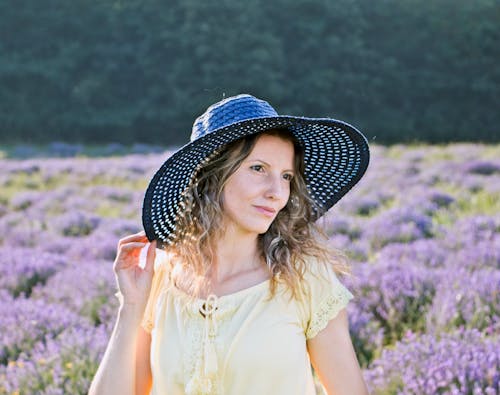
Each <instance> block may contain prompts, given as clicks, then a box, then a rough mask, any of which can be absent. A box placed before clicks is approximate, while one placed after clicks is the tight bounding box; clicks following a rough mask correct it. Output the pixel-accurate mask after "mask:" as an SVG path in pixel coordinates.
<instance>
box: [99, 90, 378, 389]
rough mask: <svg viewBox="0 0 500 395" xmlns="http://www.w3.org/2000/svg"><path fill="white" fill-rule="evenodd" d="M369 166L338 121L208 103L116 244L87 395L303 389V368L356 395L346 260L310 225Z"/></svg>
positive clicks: (352, 132) (245, 104)
mask: <svg viewBox="0 0 500 395" xmlns="http://www.w3.org/2000/svg"><path fill="white" fill-rule="evenodd" d="M368 161H369V151H368V145H367V142H366V139H365V138H364V136H363V135H362V134H361V133H360V132H358V131H357V130H356V129H354V128H353V127H352V126H350V125H348V124H346V123H344V122H341V121H336V120H332V119H311V118H300V117H291V116H280V115H278V114H277V113H276V111H275V110H274V109H273V108H272V107H271V106H270V105H269V104H268V103H267V102H265V101H262V100H259V99H257V98H255V97H253V96H250V95H239V96H235V97H230V98H227V99H225V100H223V101H221V102H219V103H216V104H214V105H212V106H211V107H209V108H208V109H207V111H206V112H205V113H204V114H203V115H202V116H200V117H199V118H198V119H197V120H196V121H195V123H194V126H193V134H192V137H191V142H190V143H189V144H187V145H186V146H184V147H183V148H181V149H180V150H179V151H177V152H176V153H175V154H174V155H172V156H171V157H170V158H169V159H168V160H167V161H166V162H165V163H164V164H163V166H162V167H161V168H160V169H159V170H158V172H157V173H156V174H155V176H154V177H153V179H152V180H151V182H150V185H149V187H148V190H147V191H146V196H145V199H144V205H143V225H144V229H145V232H141V233H139V234H135V235H131V236H128V237H125V238H123V239H121V240H120V242H119V244H118V254H117V258H116V260H115V263H114V270H115V274H116V278H117V283H118V288H119V293H118V296H119V298H120V300H121V303H120V309H119V314H118V319H117V322H116V325H115V328H114V331H113V334H112V336H111V339H110V342H109V344H108V347H107V350H106V352H105V354H104V357H103V360H102V362H101V364H100V366H99V369H98V371H97V373H96V376H95V378H94V381H93V383H92V386H91V389H90V393H91V394H149V393H152V394H172V395H177V394H235V395H245V394H286V395H290V394H297V395H298V394H300V395H303V394H315V388H314V382H313V375H312V370H311V363H312V365H313V367H314V369H315V372H316V373H317V375H318V377H319V379H320V381H321V383H322V384H323V387H324V388H325V390H326V392H327V393H328V394H335V395H340V394H349V395H356V394H366V393H367V390H366V386H365V384H364V382H363V378H362V375H361V370H360V367H359V364H358V361H357V359H356V355H355V353H354V350H353V347H352V342H351V339H350V336H349V330H348V320H347V316H346V312H345V306H346V304H347V303H348V301H349V300H350V299H351V298H352V297H353V295H352V294H351V293H350V292H349V291H348V290H347V289H346V288H345V287H344V286H343V285H342V284H341V283H340V281H339V280H338V279H337V277H336V273H338V272H340V271H343V270H344V269H345V268H346V266H345V263H344V259H343V257H342V256H341V255H339V254H335V253H333V252H332V251H330V250H329V249H328V248H327V247H326V244H325V240H324V238H323V237H322V236H321V232H320V230H319V228H318V227H317V226H316V225H315V220H316V219H317V218H319V217H320V216H321V215H322V214H324V213H325V212H326V211H327V210H328V209H329V208H330V207H331V206H333V205H334V204H335V203H336V202H337V201H338V200H339V199H340V198H341V197H342V196H344V195H345V194H346V193H347V192H348V191H349V190H350V189H351V188H352V187H353V186H354V185H355V184H356V183H357V182H358V181H359V179H360V178H361V177H362V175H363V174H364V172H365V170H366V168H367V166H368ZM149 241H151V243H150V244H149V245H148V242H149ZM146 246H148V247H147V257H146V263H145V266H144V269H142V268H141V267H139V254H140V251H141V249H142V248H144V247H146ZM157 248H158V250H157ZM156 251H158V252H161V255H160V254H158V257H156ZM155 258H157V259H155Z"/></svg>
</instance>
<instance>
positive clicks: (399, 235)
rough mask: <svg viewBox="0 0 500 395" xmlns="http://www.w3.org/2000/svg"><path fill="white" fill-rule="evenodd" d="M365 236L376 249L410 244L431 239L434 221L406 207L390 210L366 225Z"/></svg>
mask: <svg viewBox="0 0 500 395" xmlns="http://www.w3.org/2000/svg"><path fill="white" fill-rule="evenodd" d="M365 226H366V229H365V232H364V234H363V236H364V237H367V238H368V239H369V240H370V242H371V244H372V246H373V248H374V249H379V248H382V247H383V246H385V245H387V244H389V243H394V242H405V243H407V242H410V241H413V240H417V239H421V238H427V237H431V236H432V234H433V228H432V227H433V224H432V220H431V219H430V218H429V217H428V216H427V215H425V214H419V213H418V212H416V211H413V210H411V209H408V208H406V207H401V208H391V209H388V210H386V211H384V212H382V213H381V214H379V215H377V216H376V217H373V218H371V219H370V220H369V221H367V223H366V225H365Z"/></svg>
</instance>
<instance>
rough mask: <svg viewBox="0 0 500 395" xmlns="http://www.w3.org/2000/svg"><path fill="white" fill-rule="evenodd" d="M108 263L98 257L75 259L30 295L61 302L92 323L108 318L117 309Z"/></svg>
mask: <svg viewBox="0 0 500 395" xmlns="http://www.w3.org/2000/svg"><path fill="white" fill-rule="evenodd" d="M112 266H113V264H112V262H111V261H101V260H92V261H81V262H78V263H75V264H74V265H73V266H70V267H67V268H64V269H63V270H61V271H59V272H58V273H57V274H56V275H54V276H53V277H51V278H50V279H49V280H48V281H47V283H46V284H44V285H41V284H40V285H39V286H37V287H35V288H34V289H33V293H32V299H36V300H44V301H47V302H49V303H59V304H61V305H64V306H65V307H67V308H69V309H71V311H74V312H76V313H78V314H79V315H80V316H81V317H85V318H87V319H88V320H89V322H92V323H93V324H94V325H99V324H101V323H102V322H108V321H111V320H112V319H113V318H114V317H115V315H116V311H117V309H118V300H117V299H116V297H115V296H114V293H115V292H116V290H117V287H116V281H115V276H114V272H113V269H112ZM106 305H108V308H103V306H106Z"/></svg>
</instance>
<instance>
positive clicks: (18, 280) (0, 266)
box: [0, 247, 66, 297]
mask: <svg viewBox="0 0 500 395" xmlns="http://www.w3.org/2000/svg"><path fill="white" fill-rule="evenodd" d="M65 265H66V260H65V259H64V257H61V256H59V255H55V254H50V253H47V252H43V251H40V250H39V249H32V248H8V247H0V289H4V290H7V291H9V292H10V293H11V294H12V295H14V296H16V297H17V296H18V295H20V294H22V293H23V294H25V295H26V296H29V295H30V293H31V290H32V288H33V287H34V286H35V285H36V284H43V283H45V282H46V281H47V279H48V278H49V277H50V276H52V275H54V274H55V273H56V272H57V271H58V270H59V269H60V268H62V267H63V266H65Z"/></svg>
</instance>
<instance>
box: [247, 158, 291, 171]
mask: <svg viewBox="0 0 500 395" xmlns="http://www.w3.org/2000/svg"><path fill="white" fill-rule="evenodd" d="M248 162H260V163H262V164H264V165H266V166H267V167H271V165H270V164H269V163H267V162H266V161H265V160H262V159H257V158H253V159H248ZM283 171H290V172H292V173H293V172H294V170H293V169H285V170H283Z"/></svg>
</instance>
